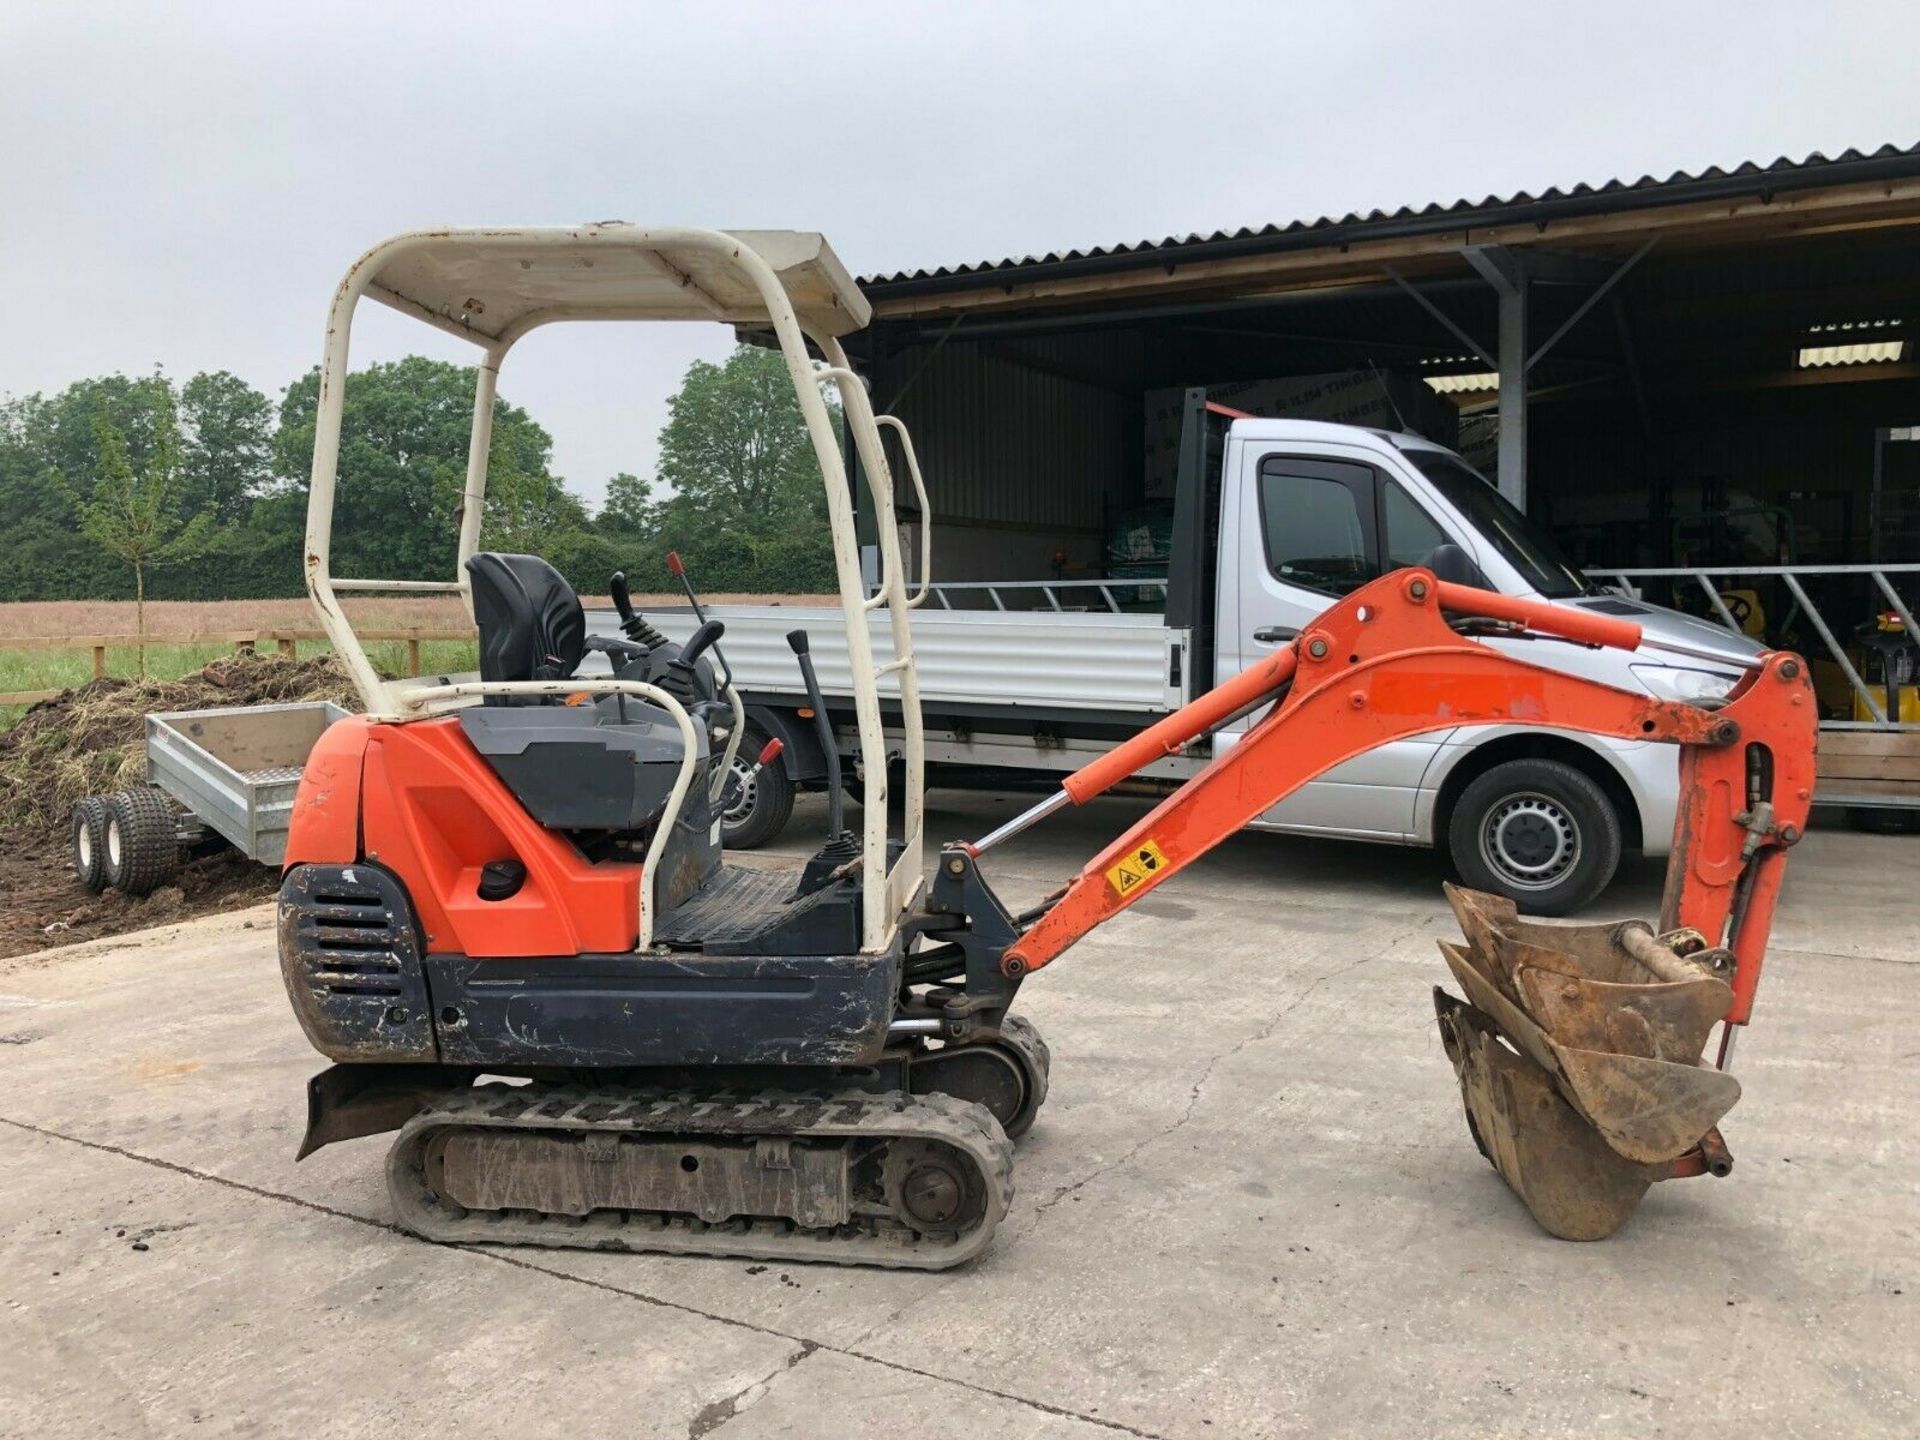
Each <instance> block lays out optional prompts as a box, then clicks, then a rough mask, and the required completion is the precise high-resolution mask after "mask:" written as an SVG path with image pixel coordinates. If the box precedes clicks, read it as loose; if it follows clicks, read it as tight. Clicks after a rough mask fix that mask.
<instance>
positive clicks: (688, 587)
mask: <svg viewBox="0 0 1920 1440" xmlns="http://www.w3.org/2000/svg"><path fill="white" fill-rule="evenodd" d="M667 569H668V570H670V571H671V572H672V573H673V578H674V579H676V580H678V581H679V582H680V588H681V589H682V590H684V591H686V593H687V604H689V605H691V606H692V607H693V618H694V619H695V620H698V621H699V622H700V624H701V625H702V626H703V627H704V626H705V625H706V623H707V612H706V610H705V609H704V608H703V607H702V606H701V604H700V597H699V596H698V595H696V594H694V593H693V581H692V580H691V579H689V578H688V576H687V562H686V561H684V560H682V559H681V558H680V552H679V551H678V550H669V551H667ZM695 633H696V635H697V634H698V632H697V631H696V632H695ZM714 638H715V639H716V640H717V639H718V638H719V637H718V636H717V635H716V636H715V637H714ZM713 658H714V660H715V661H716V662H718V664H719V666H720V686H721V688H722V689H724V690H731V689H732V688H733V667H732V666H730V665H728V664H727V657H726V656H725V655H724V654H722V653H721V652H720V650H719V649H718V648H717V647H716V648H715V650H714V652H713Z"/></svg>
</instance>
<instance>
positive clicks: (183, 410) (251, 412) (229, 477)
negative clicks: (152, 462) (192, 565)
mask: <svg viewBox="0 0 1920 1440" xmlns="http://www.w3.org/2000/svg"><path fill="white" fill-rule="evenodd" d="M180 422H181V427H182V429H183V431H184V432H185V435H184V439H185V456H186V473H185V479H184V484H183V489H182V495H181V504H182V508H183V509H184V510H185V511H186V512H187V513H188V514H197V513H199V512H200V511H202V510H210V511H212V512H213V513H214V514H215V515H216V516H218V517H219V520H220V523H221V524H223V525H232V524H235V523H237V522H239V521H240V520H242V519H244V518H245V516H246V513H247V507H248V503H249V501H250V500H251V498H252V497H253V496H254V495H255V494H257V493H258V492H259V491H260V490H261V488H262V487H264V486H265V485H266V484H267V483H268V481H270V480H271V479H272V476H273V470H272V462H273V402H272V401H270V400H268V399H267V397H266V396H264V395H262V394H261V393H260V392H259V391H258V390H256V389H254V388H253V387H252V386H251V385H249V384H247V382H246V381H244V380H242V379H241V378H240V377H239V376H237V375H233V374H229V373H228V372H227V371H225V370H215V371H211V372H208V373H203V374H199V375H196V376H194V377H193V378H192V379H191V380H189V381H187V383H186V384H185V385H183V386H182V387H181V389H180Z"/></svg>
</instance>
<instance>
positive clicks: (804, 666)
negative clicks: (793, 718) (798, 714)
mask: <svg viewBox="0 0 1920 1440" xmlns="http://www.w3.org/2000/svg"><path fill="white" fill-rule="evenodd" d="M787 646H788V648H789V649H791V650H792V651H793V658H794V659H795V660H796V661H798V662H799V665H800V679H801V681H802V682H803V683H804V684H805V685H806V687H807V704H808V705H810V706H812V707H813V728H814V733H815V734H816V735H818V736H819V737H820V752H821V755H822V756H823V758H824V759H825V760H826V763H827V843H826V844H824V845H822V846H821V847H820V852H819V853H818V854H817V855H815V856H814V857H813V858H812V859H811V860H809V861H807V864H806V868H805V869H804V870H802V871H801V872H800V889H799V892H798V893H799V894H801V895H807V894H811V893H812V892H813V891H815V890H818V889H819V888H820V887H821V886H822V885H824V884H826V882H827V879H828V877H829V876H831V875H832V874H833V872H834V871H836V870H838V869H839V868H840V867H841V866H843V865H845V864H846V863H847V862H848V861H850V860H857V859H859V858H860V842H859V841H857V840H855V839H854V838H853V836H852V834H851V833H849V831H848V830H847V828H846V803H847V799H846V792H845V791H844V790H843V789H842V788H841V785H840V747H839V746H838V745H837V744H836V743H834V738H833V722H832V721H830V720H829V719H828V718H827V701H826V697H825V696H823V695H822V694H821V693H820V677H819V676H818V675H817V674H815V673H814V669H813V655H812V652H811V648H810V646H809V643H808V641H807V632H806V631H804V630H789V631H788V632H787Z"/></svg>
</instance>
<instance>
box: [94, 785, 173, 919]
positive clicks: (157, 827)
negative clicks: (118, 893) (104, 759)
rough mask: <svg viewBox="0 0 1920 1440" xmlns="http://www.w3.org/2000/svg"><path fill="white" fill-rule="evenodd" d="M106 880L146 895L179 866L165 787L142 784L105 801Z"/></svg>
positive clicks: (125, 889) (131, 892)
mask: <svg viewBox="0 0 1920 1440" xmlns="http://www.w3.org/2000/svg"><path fill="white" fill-rule="evenodd" d="M106 811H107V822H106V852H107V854H106V858H107V865H106V876H107V883H108V884H109V885H111V886H113V887H114V889H116V890H124V891H125V892H126V893H127V894H129V895H146V894H150V893H151V892H152V891H154V890H155V889H157V888H158V887H159V886H161V885H162V884H164V883H165V882H166V881H168V880H170V879H172V878H173V876H174V875H175V873H176V872H178V870H179V869H180V844H179V841H178V840H177V839H176V838H175V830H176V823H177V822H176V821H175V820H174V815H173V802H172V801H171V800H169V799H168V798H167V795H166V792H165V791H164V790H156V789H155V788H154V787H153V786H151V785H142V786H139V787H138V788H136V789H133V790H122V791H120V792H119V793H118V794H115V795H109V796H108V797H107V800H106Z"/></svg>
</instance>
